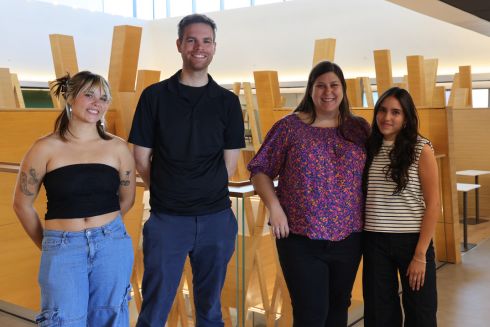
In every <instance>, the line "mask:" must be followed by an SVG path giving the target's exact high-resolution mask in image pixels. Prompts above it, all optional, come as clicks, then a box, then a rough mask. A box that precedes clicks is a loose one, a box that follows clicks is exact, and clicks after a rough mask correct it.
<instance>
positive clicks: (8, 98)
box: [0, 68, 17, 108]
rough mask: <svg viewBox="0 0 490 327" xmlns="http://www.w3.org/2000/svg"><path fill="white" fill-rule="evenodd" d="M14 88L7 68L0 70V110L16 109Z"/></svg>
mask: <svg viewBox="0 0 490 327" xmlns="http://www.w3.org/2000/svg"><path fill="white" fill-rule="evenodd" d="M16 107H17V106H16V103H15V95H14V86H13V85H12V77H11V76H10V70H9V69H8V68H0V108H16Z"/></svg>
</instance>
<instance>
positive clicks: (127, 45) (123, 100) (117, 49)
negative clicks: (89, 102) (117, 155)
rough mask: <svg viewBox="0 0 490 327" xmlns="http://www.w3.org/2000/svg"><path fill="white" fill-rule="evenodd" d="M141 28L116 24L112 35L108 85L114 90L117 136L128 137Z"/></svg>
mask: <svg viewBox="0 0 490 327" xmlns="http://www.w3.org/2000/svg"><path fill="white" fill-rule="evenodd" d="M141 33H142V28H141V27H138V26H130V25H121V26H115V27H114V32H113V37H112V50H111V60H110V64H109V84H110V85H111V91H112V105H111V108H113V109H115V110H116V112H117V115H116V117H117V118H116V131H117V135H118V136H121V137H122V138H126V137H127V135H128V133H129V130H128V128H127V126H129V124H130V123H131V122H130V121H128V117H130V116H131V113H132V110H134V109H132V107H131V105H132V104H133V97H134V88H135V82H136V72H137V68H138V59H139V50H140V44H141Z"/></svg>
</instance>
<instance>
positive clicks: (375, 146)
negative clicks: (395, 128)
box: [364, 87, 419, 194]
mask: <svg viewBox="0 0 490 327" xmlns="http://www.w3.org/2000/svg"><path fill="white" fill-rule="evenodd" d="M389 97H394V98H396V99H397V100H398V102H400V105H401V107H402V110H403V114H404V116H405V121H404V122H403V125H402V126H403V127H402V129H401V130H400V132H399V133H398V135H397V136H396V138H395V143H394V146H393V149H392V150H391V151H390V153H389V156H390V164H389V165H388V166H387V167H385V170H384V172H385V175H386V178H387V179H388V180H393V181H394V182H395V183H396V188H395V191H394V192H393V194H399V193H400V192H401V191H403V190H404V189H405V188H406V187H407V184H408V169H409V168H410V166H411V165H412V164H413V163H414V162H415V159H416V153H415V146H416V144H417V137H418V136H419V129H418V128H419V119H418V116H417V110H416V108H415V104H414V102H413V100H412V97H411V96H410V93H408V91H407V90H405V89H402V88H399V87H392V88H390V89H388V90H387V91H386V92H384V93H383V94H382V95H381V97H379V99H378V101H377V102H376V105H375V106H374V114H373V122H372V124H371V129H372V130H371V135H370V137H369V138H368V140H367V162H366V166H365V171H364V188H365V189H366V188H367V179H368V173H369V168H370V167H371V164H372V162H373V158H374V157H375V156H376V155H377V154H378V153H379V150H380V149H381V145H382V144H383V134H381V132H380V131H379V127H378V124H377V122H376V116H377V115H378V112H379V110H380V107H381V105H382V104H383V101H384V100H386V99H387V98H389Z"/></svg>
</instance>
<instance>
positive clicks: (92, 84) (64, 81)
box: [49, 71, 112, 141]
mask: <svg viewBox="0 0 490 327" xmlns="http://www.w3.org/2000/svg"><path fill="white" fill-rule="evenodd" d="M95 88H99V89H100V90H101V91H103V93H104V94H105V95H106V96H107V99H108V100H109V101H110V99H111V90H110V87H109V83H108V82H107V81H106V80H105V78H104V77H102V76H100V75H97V74H94V73H91V72H89V71H81V72H79V73H77V74H75V75H73V76H70V74H66V75H65V76H62V77H60V78H58V79H56V80H55V81H53V82H51V83H50V84H49V89H50V91H51V93H52V94H54V95H55V96H56V97H57V98H58V99H59V100H62V101H61V103H62V104H63V105H68V101H69V100H74V99H75V98H76V97H77V96H78V94H80V92H82V91H85V90H93V89H95ZM69 122H70V117H69V116H68V113H67V111H66V110H63V111H62V112H61V113H60V114H59V116H58V118H56V121H55V123H54V133H57V134H58V135H59V136H60V137H61V139H62V140H63V141H67V138H66V133H70V134H71V132H70V130H69V128H68V125H69ZM96 127H97V133H99V136H100V137H101V138H102V139H104V140H110V139H112V137H111V136H109V135H108V134H107V133H106V132H105V128H104V124H103V122H102V121H101V120H99V121H98V122H97V124H96Z"/></svg>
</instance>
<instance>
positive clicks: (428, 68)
mask: <svg viewBox="0 0 490 327" xmlns="http://www.w3.org/2000/svg"><path fill="white" fill-rule="evenodd" d="M437 63H438V60H437V59H425V60H424V73H425V103H426V105H427V106H430V107H434V94H435V88H436V82H437Z"/></svg>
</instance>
